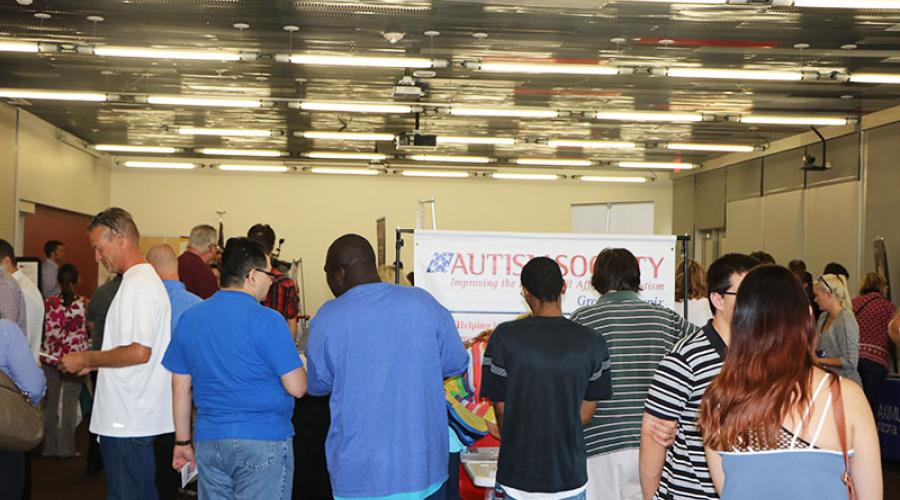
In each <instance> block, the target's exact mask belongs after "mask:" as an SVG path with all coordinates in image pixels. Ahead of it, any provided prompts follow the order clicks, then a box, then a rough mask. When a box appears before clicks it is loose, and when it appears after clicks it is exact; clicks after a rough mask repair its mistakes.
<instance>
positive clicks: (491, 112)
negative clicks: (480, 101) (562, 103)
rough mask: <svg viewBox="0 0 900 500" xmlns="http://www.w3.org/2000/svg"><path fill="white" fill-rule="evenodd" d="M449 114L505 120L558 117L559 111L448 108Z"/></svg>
mask: <svg viewBox="0 0 900 500" xmlns="http://www.w3.org/2000/svg"><path fill="white" fill-rule="evenodd" d="M450 114H451V115H457V116H499V117H507V118H557V117H559V111H557V110H555V109H528V108H475V107H469V106H450Z"/></svg>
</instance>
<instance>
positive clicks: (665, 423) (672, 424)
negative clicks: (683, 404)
mask: <svg viewBox="0 0 900 500" xmlns="http://www.w3.org/2000/svg"><path fill="white" fill-rule="evenodd" d="M646 416H647V419H648V425H647V430H648V431H650V436H651V437H652V438H653V440H654V441H656V444H658V445H660V446H662V447H663V448H668V447H669V446H672V443H674V442H675V429H676V428H677V427H678V422H677V421H675V420H663V419H661V418H657V417H654V416H653V415H650V414H647V415H646Z"/></svg>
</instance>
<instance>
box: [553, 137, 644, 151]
mask: <svg viewBox="0 0 900 500" xmlns="http://www.w3.org/2000/svg"><path fill="white" fill-rule="evenodd" d="M547 145H548V146H550V147H551V148H582V149H635V148H636V147H637V144H635V143H633V142H628V141H602V140H597V141H591V140H583V139H550V140H549V141H547Z"/></svg>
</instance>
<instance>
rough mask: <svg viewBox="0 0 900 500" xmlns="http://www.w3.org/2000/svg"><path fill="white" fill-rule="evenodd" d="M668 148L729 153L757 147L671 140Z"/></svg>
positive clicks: (749, 150)
mask: <svg viewBox="0 0 900 500" xmlns="http://www.w3.org/2000/svg"><path fill="white" fill-rule="evenodd" d="M666 149H672V150H678V151H722V152H729V153H749V152H752V151H754V150H755V149H756V148H755V147H753V146H749V145H746V144H701V143H693V142H670V143H667V144H666Z"/></svg>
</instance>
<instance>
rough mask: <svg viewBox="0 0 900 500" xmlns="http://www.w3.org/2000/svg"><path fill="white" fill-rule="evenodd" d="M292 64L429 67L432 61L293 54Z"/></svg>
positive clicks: (417, 58)
mask: <svg viewBox="0 0 900 500" xmlns="http://www.w3.org/2000/svg"><path fill="white" fill-rule="evenodd" d="M290 61H291V62H292V63H294V64H308V65H312V66H351V67H358V68H420V69H421V68H431V67H433V66H434V61H432V60H431V59H426V58H424V57H371V56H344V55H313V54H293V55H291V56H290Z"/></svg>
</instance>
